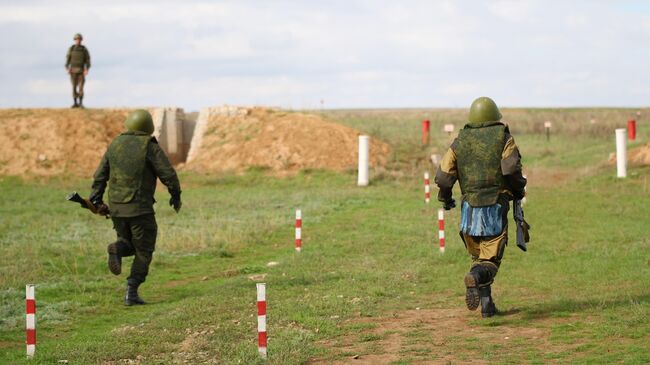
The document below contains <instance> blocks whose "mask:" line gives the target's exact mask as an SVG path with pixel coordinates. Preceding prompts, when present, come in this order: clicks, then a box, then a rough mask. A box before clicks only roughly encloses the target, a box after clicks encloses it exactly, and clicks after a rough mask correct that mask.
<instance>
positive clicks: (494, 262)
mask: <svg viewBox="0 0 650 365" xmlns="http://www.w3.org/2000/svg"><path fill="white" fill-rule="evenodd" d="M502 206H503V208H504V209H503V210H502V214H503V217H502V219H503V229H502V231H501V233H500V234H498V235H495V236H470V235H468V234H465V233H463V232H460V237H461V239H462V240H463V242H464V243H465V248H466V249H467V252H468V253H469V254H470V256H471V257H472V267H474V266H476V265H481V266H484V267H485V268H487V269H488V271H489V272H490V275H491V280H490V282H491V281H492V280H494V277H495V276H496V275H497V272H498V271H499V267H500V266H501V259H503V254H504V252H505V250H506V246H507V245H508V223H507V218H508V204H507V202H506V203H505V204H504V205H502Z"/></svg>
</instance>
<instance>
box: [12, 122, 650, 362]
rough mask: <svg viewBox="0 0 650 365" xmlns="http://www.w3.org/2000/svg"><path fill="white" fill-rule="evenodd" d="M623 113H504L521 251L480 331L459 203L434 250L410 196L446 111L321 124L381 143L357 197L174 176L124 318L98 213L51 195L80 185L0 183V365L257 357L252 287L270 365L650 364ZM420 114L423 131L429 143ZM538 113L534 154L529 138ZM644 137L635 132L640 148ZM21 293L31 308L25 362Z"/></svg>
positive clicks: (243, 180) (265, 182) (303, 182)
mask: <svg viewBox="0 0 650 365" xmlns="http://www.w3.org/2000/svg"><path fill="white" fill-rule="evenodd" d="M634 111H636V110H616V109H600V110H586V109H585V110H583V109H575V110H504V113H503V114H504V116H505V118H506V120H507V121H508V122H509V123H510V124H511V127H512V128H511V129H512V132H513V133H514V134H515V138H516V141H517V143H518V144H519V145H520V148H521V151H522V154H523V156H524V166H525V168H526V169H527V171H526V172H527V174H528V176H529V178H530V183H529V185H530V186H529V188H528V194H529V202H528V204H527V205H526V206H525V210H526V217H527V220H528V221H529V222H530V223H531V225H532V226H533V229H532V231H531V235H532V242H531V243H530V249H529V252H527V253H523V252H521V251H520V250H518V249H517V248H516V246H515V245H514V242H513V240H512V238H511V244H510V245H509V247H508V249H507V250H506V255H505V259H504V261H503V264H502V270H501V272H500V273H499V275H498V277H497V280H496V282H495V285H494V293H495V300H496V303H497V305H498V306H499V307H500V309H501V310H502V311H503V312H504V315H501V316H497V317H494V318H492V319H488V320H482V319H481V318H480V313H478V312H469V311H467V310H466V309H465V307H464V292H465V290H464V287H463V281H462V277H463V275H464V273H465V272H466V271H467V269H468V267H469V263H470V260H469V258H468V256H467V254H466V252H465V250H464V246H463V244H462V242H461V241H460V239H459V238H458V236H457V235H456V234H455V232H456V231H457V227H458V220H459V211H458V210H454V211H450V212H449V213H448V214H447V227H448V229H447V237H448V238H447V250H446V253H445V254H444V255H440V254H439V253H438V249H437V240H436V232H435V231H436V229H437V228H436V227H437V225H436V221H435V219H436V210H437V208H438V206H437V204H435V203H432V204H430V205H429V206H426V205H425V204H424V202H423V188H422V173H423V172H424V171H425V170H429V171H430V172H433V171H434V170H433V168H432V167H431V166H430V165H429V164H428V162H427V156H428V155H429V154H430V153H432V152H438V153H441V152H443V151H444V148H445V146H446V145H447V144H448V143H449V139H448V136H446V135H442V134H440V135H438V134H437V131H439V130H441V128H442V124H443V123H445V122H447V123H448V122H453V123H455V124H456V128H459V127H460V126H461V125H462V120H463V118H464V114H463V112H462V111H457V110H441V111H435V112H432V111H426V110H358V111H349V110H348V111H330V112H325V114H326V115H327V116H328V117H330V118H332V119H334V120H337V121H339V122H341V123H344V124H347V125H350V126H352V127H355V128H358V129H360V130H362V131H364V132H366V133H369V134H371V135H373V136H376V137H379V138H382V139H384V140H385V141H387V142H389V143H390V144H391V145H392V146H393V157H392V158H391V161H390V163H389V165H388V166H387V167H386V168H385V169H379V170H377V171H375V172H374V176H375V178H374V179H373V180H372V184H371V186H369V187H367V188H358V187H356V186H355V184H354V183H355V182H356V176H355V174H354V172H349V173H347V174H334V173H329V172H322V171H305V172H303V173H301V174H299V175H297V176H295V177H289V178H283V179H276V178H272V177H268V176H267V175H266V174H265V173H264V171H262V170H251V171H249V172H248V173H247V174H245V175H243V176H231V175H227V176H226V175H224V176H199V175H188V174H181V181H182V183H183V190H184V195H183V199H184V206H183V210H182V211H181V213H180V214H178V215H176V214H175V213H174V212H173V211H172V210H171V208H169V207H168V206H166V204H163V203H164V202H166V201H167V200H168V199H167V196H166V192H164V191H163V190H164V189H159V190H161V191H160V192H159V193H158V194H157V196H158V201H159V202H160V204H158V207H157V211H158V213H157V219H158V224H159V236H158V245H157V251H156V253H155V254H154V261H153V264H152V269H151V273H150V275H149V277H148V280H147V282H146V283H145V284H143V286H142V287H141V295H142V296H143V297H144V298H145V300H148V301H149V304H148V305H145V306H141V307H124V306H123V305H122V296H123V294H124V293H123V291H124V285H125V277H126V275H125V274H122V276H121V277H115V276H113V275H112V274H110V273H109V272H108V270H107V268H106V262H105V261H106V255H105V249H106V244H107V243H109V242H111V240H112V239H113V238H114V233H113V231H112V229H111V224H110V221H106V220H104V219H101V218H98V217H96V216H92V215H90V214H89V213H87V212H86V211H83V210H82V209H80V208H78V207H77V206H74V205H72V204H71V203H68V202H66V201H64V197H65V195H66V193H68V192H69V191H71V190H78V191H80V192H84V194H86V193H87V192H88V186H89V184H90V183H89V180H88V179H83V180H81V179H76V178H68V179H64V178H58V179H47V180H35V179H28V180H21V179H19V178H15V177H1V178H0V192H1V193H0V196H1V197H0V258H1V259H0V364H14V363H15V364H22V363H30V364H56V363H57V362H58V361H60V360H67V363H68V364H183V363H187V364H203V363H205V364H215V363H216V364H222V363H223V364H258V363H259V364H261V363H264V362H263V361H261V360H260V359H259V357H258V355H257V347H256V330H257V327H256V306H255V300H256V296H255V283H256V282H262V281H263V282H266V283H267V301H268V331H269V359H268V361H267V362H268V363H271V364H302V363H307V364H310V363H316V364H328V363H351V364H381V363H391V364H417V363H466V362H472V363H506V364H519V363H532V364H543V363H579V364H580V363H583V364H592V363H603V364H605V363H607V364H609V363H629V364H645V363H649V362H650V342H649V340H650V286H649V285H648V284H649V283H650V253H649V252H650V237H649V233H650V229H649V228H648V217H650V194H649V187H648V177H650V169H649V168H648V167H631V168H630V169H629V171H628V174H629V177H628V178H627V179H616V178H615V177H614V175H615V167H614V166H611V165H608V164H607V159H608V157H609V153H610V152H613V150H614V145H613V143H614V132H613V128H614V127H616V126H618V125H620V126H622V125H624V122H625V120H627V118H628V117H629V116H630V115H631V114H632V113H633V112H634ZM647 114H648V110H645V111H644V115H647ZM423 118H430V119H431V120H432V128H433V131H434V132H435V133H433V135H434V136H435V137H436V138H434V139H433V140H432V144H431V146H430V147H426V148H424V147H422V146H420V136H419V131H420V129H419V128H420V126H419V122H420V120H421V119H423ZM547 119H549V120H553V122H554V127H553V135H552V136H551V141H550V142H547V141H546V137H545V135H544V134H543V131H542V130H541V128H540V127H539V125H540V123H543V121H544V120H547ZM590 119H596V123H595V124H592V123H590ZM649 128H650V126H649V123H643V122H642V123H640V125H639V136H638V140H639V141H641V142H643V141H648V140H649V137H650V132H648V129H649ZM641 142H638V143H636V144H633V145H632V146H631V147H634V146H636V145H639V144H641ZM435 192H436V191H435V189H434V194H435ZM456 195H457V196H458V192H457V193H456ZM298 207H299V208H301V209H302V211H303V239H304V243H303V252H302V253H300V254H296V253H295V252H294V250H293V217H294V210H295V209H296V208H298ZM510 228H511V231H512V228H513V227H512V225H511V227H510ZM511 237H513V236H512V235H511ZM271 261H276V262H278V265H277V266H273V267H268V266H267V263H269V262H271ZM126 264H127V268H128V265H129V264H130V262H129V260H127V261H126ZM27 283H35V284H36V297H37V323H38V334H37V337H38V347H37V355H36V357H35V358H34V359H33V360H32V361H25V360H24V351H25V349H24V287H25V284H27ZM355 357H356V359H355Z"/></svg>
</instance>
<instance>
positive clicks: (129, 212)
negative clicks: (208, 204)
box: [90, 110, 181, 305]
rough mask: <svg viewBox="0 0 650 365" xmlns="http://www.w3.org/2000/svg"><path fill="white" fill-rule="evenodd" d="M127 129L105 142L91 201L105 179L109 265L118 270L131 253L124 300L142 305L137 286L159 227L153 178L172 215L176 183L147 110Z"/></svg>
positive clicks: (177, 198) (177, 204) (177, 199)
mask: <svg viewBox="0 0 650 365" xmlns="http://www.w3.org/2000/svg"><path fill="white" fill-rule="evenodd" d="M124 124H125V126H126V129H127V131H126V132H124V133H122V134H120V135H119V136H117V137H116V138H115V139H114V140H113V142H111V144H110V145H109V146H108V150H107V151H106V153H105V154H104V157H103V158H102V161H101V162H100V164H99V167H98V168H97V171H96V172H95V176H94V181H93V185H92V192H91V194H90V201H91V202H92V203H93V204H94V205H95V206H99V205H100V204H103V203H102V199H103V196H104V190H105V189H106V184H107V183H108V205H109V207H110V214H111V218H112V220H113V227H114V228H115V231H116V233H117V241H116V242H114V243H111V244H109V245H108V268H109V270H110V271H111V272H112V273H113V274H115V275H119V274H120V273H121V272H122V258H123V257H127V256H135V258H134V259H133V264H132V265H131V275H129V277H128V279H127V290H126V296H125V298H124V304H126V305H134V304H144V301H143V300H142V299H141V298H140V296H139V295H138V287H139V286H140V284H142V283H143V282H144V281H145V279H146V277H147V274H148V273H149V264H150V263H151V259H152V256H153V251H154V249H155V247H156V235H157V231H158V226H157V224H156V218H155V216H154V209H153V204H154V203H155V200H154V197H153V196H154V192H155V190H156V178H159V179H160V181H162V183H163V184H165V186H167V189H168V190H169V194H170V195H171V199H170V200H169V205H170V206H173V207H174V210H175V211H176V213H178V211H179V210H180V209H181V185H180V182H179V181H178V176H176V171H174V168H173V167H172V165H171V164H170V163H169V160H168V159H167V156H166V155H165V152H164V151H163V150H162V149H161V148H160V146H159V145H158V142H157V141H156V139H155V138H154V137H152V136H151V134H152V133H153V131H154V127H153V120H152V119H151V114H149V112H147V111H146V110H136V111H134V112H132V113H131V114H129V116H128V117H127V118H126V122H125V123H124Z"/></svg>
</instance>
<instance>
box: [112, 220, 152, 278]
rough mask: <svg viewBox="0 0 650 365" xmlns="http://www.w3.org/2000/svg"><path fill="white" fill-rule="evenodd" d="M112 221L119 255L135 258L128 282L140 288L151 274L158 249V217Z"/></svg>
mask: <svg viewBox="0 0 650 365" xmlns="http://www.w3.org/2000/svg"><path fill="white" fill-rule="evenodd" d="M112 219H113V228H114V229H115V232H116V233H117V242H116V245H117V254H118V255H119V256H120V257H129V256H135V258H134V259H133V264H131V274H130V275H129V277H128V278H127V281H128V283H129V284H130V285H134V286H138V285H140V284H141V283H143V282H144V281H145V279H146V278H147V275H148V274H149V265H150V264H151V260H152V259H153V252H154V250H155V249H156V236H157V234H158V225H157V224H156V217H155V216H154V215H153V214H145V215H140V216H137V217H113V218H112Z"/></svg>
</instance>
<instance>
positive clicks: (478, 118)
mask: <svg viewBox="0 0 650 365" xmlns="http://www.w3.org/2000/svg"><path fill="white" fill-rule="evenodd" d="M498 120H501V112H500V111H499V108H498V107H497V104H496V103H495V102H494V100H492V99H490V98H488V97H486V96H481V97H480V98H478V99H476V100H474V102H473V103H472V106H471V107H470V108H469V121H470V123H482V122H496V121H498Z"/></svg>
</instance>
